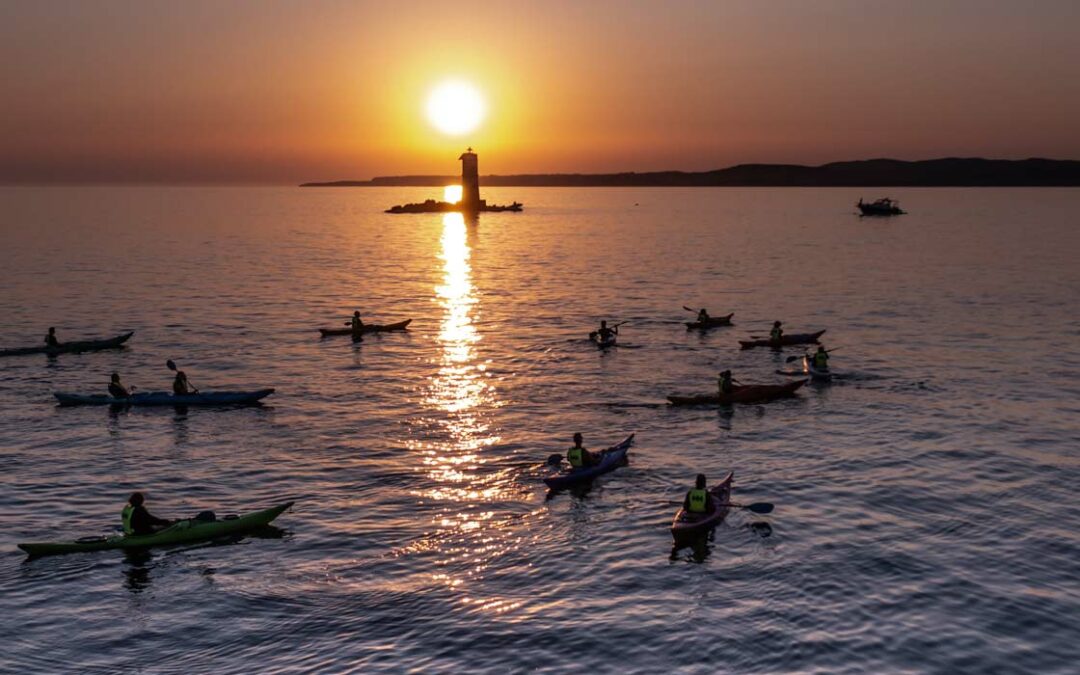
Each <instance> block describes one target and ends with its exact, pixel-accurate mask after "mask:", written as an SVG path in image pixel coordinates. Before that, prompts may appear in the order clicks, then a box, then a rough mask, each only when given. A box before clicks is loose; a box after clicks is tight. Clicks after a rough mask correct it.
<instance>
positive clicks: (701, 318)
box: [697, 307, 709, 323]
mask: <svg viewBox="0 0 1080 675" xmlns="http://www.w3.org/2000/svg"><path fill="white" fill-rule="evenodd" d="M697 320H698V323H708V322H709V313H708V312H706V311H705V308H704V307H702V308H701V309H699V310H698V313H697Z"/></svg>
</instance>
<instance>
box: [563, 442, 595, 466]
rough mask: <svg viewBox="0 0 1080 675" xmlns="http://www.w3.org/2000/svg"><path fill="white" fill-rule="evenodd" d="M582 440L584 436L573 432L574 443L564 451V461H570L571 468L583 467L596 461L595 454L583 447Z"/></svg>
mask: <svg viewBox="0 0 1080 675" xmlns="http://www.w3.org/2000/svg"><path fill="white" fill-rule="evenodd" d="M582 441H584V437H582V435H581V434H580V433H576V434H574V445H572V446H571V447H570V449H569V450H567V451H566V461H568V462H570V466H571V468H574V469H583V468H585V467H587V466H594V465H596V463H597V458H596V456H595V455H593V454H592V453H591V452H589V451H588V450H586V449H585V446H584V445H582Z"/></svg>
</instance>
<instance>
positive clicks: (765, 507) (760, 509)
mask: <svg viewBox="0 0 1080 675" xmlns="http://www.w3.org/2000/svg"><path fill="white" fill-rule="evenodd" d="M668 503H669V504H673V505H676V506H682V502H676V501H669V502H668ZM720 506H727V507H730V508H733V509H746V510H747V511H753V512H754V513H761V514H766V513H772V510H773V508H774V507H773V505H772V504H770V503H769V502H755V503H753V504H720Z"/></svg>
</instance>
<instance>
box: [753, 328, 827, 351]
mask: <svg viewBox="0 0 1080 675" xmlns="http://www.w3.org/2000/svg"><path fill="white" fill-rule="evenodd" d="M824 334H825V331H823V330H819V331H818V332H816V333H792V334H791V335H784V336H782V337H781V338H780V341H779V342H776V341H773V340H769V339H764V340H739V345H740V346H741V347H742V348H743V349H753V348H754V347H785V346H789V345H808V344H813V343H815V342H817V341H818V338H820V337H821V336H822V335H824Z"/></svg>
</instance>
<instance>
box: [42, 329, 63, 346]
mask: <svg viewBox="0 0 1080 675" xmlns="http://www.w3.org/2000/svg"><path fill="white" fill-rule="evenodd" d="M45 344H46V345H48V346H50V347H59V346H60V341H59V340H57V339H56V329H55V328H52V327H50V328H49V334H48V335H46V336H45Z"/></svg>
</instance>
